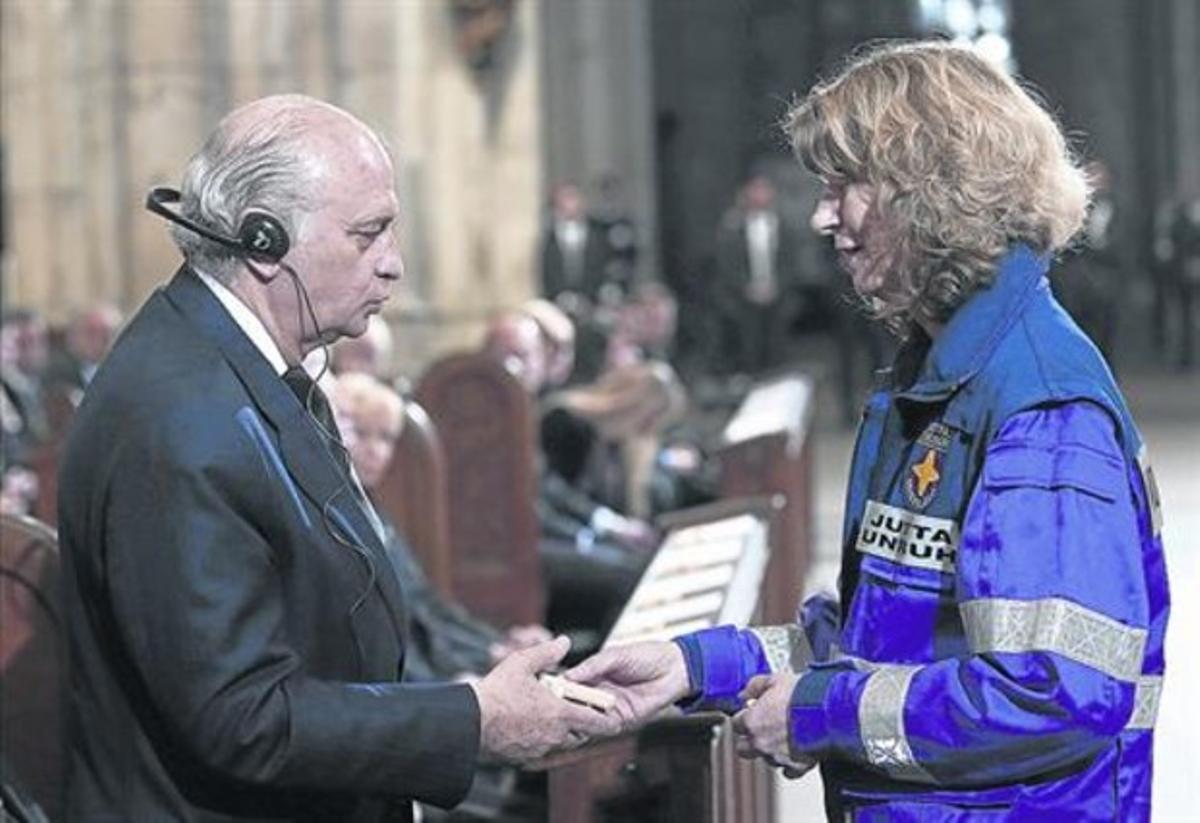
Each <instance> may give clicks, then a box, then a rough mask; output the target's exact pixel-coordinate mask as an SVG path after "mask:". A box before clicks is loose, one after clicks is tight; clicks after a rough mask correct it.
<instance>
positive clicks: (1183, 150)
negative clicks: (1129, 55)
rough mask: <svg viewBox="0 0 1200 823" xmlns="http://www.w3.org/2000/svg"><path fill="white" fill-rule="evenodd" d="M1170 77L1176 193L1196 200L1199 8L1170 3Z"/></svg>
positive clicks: (1199, 181) (1183, 0)
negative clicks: (1175, 160) (1172, 91)
mask: <svg viewBox="0 0 1200 823" xmlns="http://www.w3.org/2000/svg"><path fill="white" fill-rule="evenodd" d="M1168 31H1169V36H1170V38H1171V67H1170V71H1171V76H1172V80H1173V82H1172V86H1173V88H1174V91H1175V94H1174V95H1173V97H1172V99H1171V101H1170V103H1171V105H1172V107H1173V112H1172V114H1173V118H1172V119H1173V121H1174V123H1173V126H1174V131H1175V147H1176V157H1177V163H1178V165H1177V168H1176V183H1177V185H1178V192H1179V193H1181V194H1183V195H1184V196H1188V197H1200V148H1198V147H1200V7H1198V6H1197V4H1196V2H1195V0H1171V2H1170V25H1169V29H1168Z"/></svg>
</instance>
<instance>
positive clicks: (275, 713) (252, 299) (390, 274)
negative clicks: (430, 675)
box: [59, 96, 608, 820]
mask: <svg viewBox="0 0 1200 823" xmlns="http://www.w3.org/2000/svg"><path fill="white" fill-rule="evenodd" d="M171 194H172V195H173V193H171ZM154 197H155V201H156V205H157V207H156V208H155V209H154V210H155V211H158V212H159V213H160V214H163V215H164V216H166V217H168V218H169V219H172V220H174V221H175V222H177V223H179V224H180V225H179V226H177V227H176V229H175V237H176V241H177V242H178V244H179V245H180V248H181V249H182V251H183V254H184V257H185V258H186V263H185V265H184V266H183V267H182V268H181V270H180V271H179V272H178V273H177V274H176V275H175V277H174V278H173V279H172V280H171V282H170V283H169V284H168V285H167V286H166V287H165V288H163V289H161V290H159V291H158V292H156V293H155V294H154V295H152V296H151V297H150V299H149V300H148V301H147V303H146V304H145V306H143V307H142V309H141V310H140V311H139V312H138V314H137V316H136V317H135V318H134V319H133V320H132V321H131V322H130V324H129V326H128V328H127V329H126V331H125V332H124V334H123V335H122V336H121V338H120V340H119V341H118V343H117V345H116V346H115V348H114V349H113V351H112V353H111V355H110V356H109V357H108V359H107V360H106V361H105V363H104V364H103V365H102V366H101V368H100V370H99V372H98V373H97V374H96V376H95V378H94V379H93V381H92V383H91V385H90V386H89V389H88V393H87V397H86V399H85V401H84V403H83V406H82V407H81V409H80V411H79V414H78V417H77V421H76V426H75V429H74V432H73V435H72V438H71V442H70V445H69V447H68V453H67V455H66V459H65V463H64V466H63V471H62V485H61V494H60V502H59V511H60V518H61V520H60V523H61V541H62V545H63V549H64V557H65V563H66V572H65V575H66V589H67V591H66V602H67V603H68V607H69V609H70V611H69V615H68V620H67V623H68V629H69V635H70V643H71V653H72V655H73V658H74V663H75V665H74V670H73V674H72V679H73V680H72V688H71V707H70V708H71V711H72V721H73V722H72V728H73V730H74V733H73V736H72V740H71V752H70V757H71V773H70V786H69V793H68V794H69V797H68V802H69V809H70V819H72V820H93V819H97V820H98V819H104V820H114V819H121V820H151V819H153V820H162V819H189V820H192V819H204V820H241V819H264V818H270V819H292V820H296V819H304V820H380V819H385V818H386V819H402V820H403V819H410V818H411V804H410V803H409V802H408V801H409V800H411V799H417V800H421V801H426V802H429V803H432V804H435V805H442V806H451V805H453V804H454V803H456V802H457V801H458V800H459V799H460V798H461V797H462V796H463V794H464V792H465V791H466V789H467V786H468V785H469V783H470V780H471V776H472V773H473V771H474V769H475V763H476V762H477V760H479V759H480V758H485V759H489V760H492V761H499V762H512V763H516V762H523V761H525V760H528V759H530V758H535V757H539V756H541V755H543V754H545V753H546V752H547V751H550V750H552V749H555V748H559V747H565V746H567V745H571V744H572V743H574V742H576V741H577V740H579V739H580V737H581V735H585V734H588V733H591V732H596V731H599V730H600V729H602V728H603V727H605V726H606V725H607V722H608V721H607V720H606V719H605V717H604V715H602V714H600V713H597V712H593V711H591V710H590V709H585V708H582V707H579V706H576V705H573V704H570V703H567V702H565V701H563V700H560V699H559V698H557V697H554V696H553V695H552V694H551V693H550V691H549V690H548V689H546V688H544V687H543V686H542V685H540V684H539V683H538V682H537V681H536V679H535V678H536V676H537V674H538V673H539V672H540V671H542V670H544V669H546V668H548V667H551V666H553V665H555V664H556V663H557V662H558V661H559V660H560V659H561V658H562V656H563V655H564V654H565V653H566V651H567V644H566V643H565V642H564V641H563V639H559V640H558V641H554V642H549V643H545V644H541V645H539V646H536V647H534V648H532V649H529V650H526V651H522V652H518V653H516V654H513V655H512V656H510V657H509V658H508V659H507V660H506V661H505V662H504V663H503V664H501V665H500V666H498V667H496V669H494V670H493V671H492V672H491V673H490V674H489V675H488V676H487V677H485V678H483V679H482V680H480V681H479V682H478V683H477V684H475V685H473V686H468V685H461V684H459V685H445V686H425V687H417V686H411V685H406V684H401V683H400V682H399V680H400V678H401V675H402V673H403V669H404V651H405V635H404V629H403V627H404V625H405V618H404V593H403V591H402V590H401V587H400V585H399V584H398V582H397V580H396V576H395V574H394V573H393V571H392V569H391V567H390V565H389V563H388V560H387V557H386V554H385V551H384V546H383V544H382V542H381V539H380V534H379V531H380V529H379V521H378V518H377V517H376V515H375V513H374V511H373V509H372V508H371V506H370V503H369V502H367V500H366V497H365V495H364V494H363V493H362V490H361V487H360V486H359V483H358V481H357V478H356V477H355V476H354V474H353V472H352V471H351V470H350V467H349V463H348V460H347V458H346V452H345V447H344V445H343V444H342V442H341V440H340V437H339V435H338V431H337V425H336V422H335V421H334V420H333V418H332V415H331V414H330V413H329V407H328V402H327V400H326V399H325V397H324V395H323V393H322V392H321V390H320V388H319V387H317V386H316V384H315V383H313V382H312V381H311V380H310V379H309V378H308V376H307V375H306V374H305V373H304V371H303V370H302V369H301V368H300V367H299V364H300V362H301V360H302V359H303V358H304V356H305V355H306V354H307V353H308V352H310V351H312V350H314V349H316V348H318V347H320V346H322V345H324V344H326V343H328V342H331V341H332V340H334V339H336V338H338V337H340V336H355V335H359V334H362V333H363V332H364V331H365V329H366V327H367V322H368V319H369V317H370V316H371V315H372V314H374V313H376V312H378V311H379V309H380V308H381V307H382V305H383V303H384V301H385V300H386V299H387V298H388V292H389V291H390V288H391V286H392V284H393V282H394V281H395V280H397V279H398V278H399V277H400V276H401V274H402V263H401V259H400V254H399V250H398V247H397V240H396V237H395V234H394V225H395V223H396V221H397V209H398V206H397V200H396V194H395V191H394V184H393V170H392V164H391V161H390V159H389V158H388V155H387V152H386V151H385V150H384V148H383V144H382V142H381V141H380V140H379V138H378V137H377V136H376V135H375V134H374V133H372V132H371V131H370V130H369V129H367V128H366V127H365V126H363V125H362V124H361V123H360V122H359V121H357V120H355V119H354V118H353V117H351V116H350V115H348V114H346V113H345V112H343V111H341V110H339V109H336V108H334V107H332V106H329V105H326V104H324V103H321V102H319V101H316V100H312V99H310V98H304V97H295V96H287V97H272V98H266V99H263V100H259V101H256V102H254V103H251V104H249V105H247V106H244V107H243V108H241V109H238V110H237V111H235V112H234V113H233V114H231V115H230V116H229V117H227V118H226V119H225V120H223V121H222V122H221V124H220V125H219V126H218V127H217V129H216V131H215V132H214V133H213V135H212V136H211V137H210V138H209V140H208V142H207V143H206V144H205V146H204V147H203V148H202V149H201V151H200V152H199V153H198V154H197V155H196V157H195V158H193V160H192V162H191V164H190V165H189V167H188V169H187V172H186V174H185V179H184V184H183V191H182V196H181V198H180V203H181V209H182V216H180V215H179V214H177V213H175V212H173V211H171V210H170V208H169V207H168V206H167V205H166V203H167V202H169V201H170V200H171V199H173V196H168V194H167V193H164V192H162V191H158V192H156V193H155V195H154Z"/></svg>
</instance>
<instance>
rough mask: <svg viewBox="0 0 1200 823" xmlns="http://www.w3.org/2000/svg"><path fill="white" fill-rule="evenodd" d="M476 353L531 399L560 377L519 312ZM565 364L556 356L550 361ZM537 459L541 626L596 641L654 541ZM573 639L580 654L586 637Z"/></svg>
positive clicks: (535, 325)
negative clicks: (500, 367)
mask: <svg viewBox="0 0 1200 823" xmlns="http://www.w3.org/2000/svg"><path fill="white" fill-rule="evenodd" d="M535 311H536V310H535ZM556 339H557V341H558V342H557V345H559V346H561V347H565V346H567V345H568V344H569V335H568V336H562V335H559V336H558V337H557V338H556ZM482 351H484V352H485V353H487V354H489V355H490V356H492V357H494V358H495V359H496V360H497V361H499V362H501V363H503V364H504V366H505V367H506V368H507V369H508V370H509V371H510V372H511V373H512V374H513V375H514V376H516V377H517V379H518V380H520V381H521V384H522V385H523V386H524V387H525V389H526V390H527V391H528V392H529V394H530V395H531V397H533V398H535V399H536V398H537V397H538V396H539V395H541V394H542V393H543V391H544V390H546V389H548V388H550V387H551V385H552V384H550V383H549V382H548V380H549V378H550V376H551V375H553V376H554V377H555V379H561V377H562V375H563V373H564V371H565V370H564V369H563V368H562V367H561V366H557V367H556V366H554V365H552V364H551V363H550V362H549V358H548V356H547V341H546V337H545V335H544V333H543V330H542V325H541V324H540V323H539V322H538V321H537V319H535V318H534V317H533V316H532V315H531V314H529V313H527V312H526V311H524V310H521V309H517V310H510V311H505V312H502V313H500V314H498V315H496V316H495V317H494V318H493V319H492V321H491V322H490V323H489V325H488V328H487V331H486V333H485V335H484V342H483V346H482ZM567 359H568V355H567V353H566V352H565V351H559V352H558V354H557V356H556V363H557V364H561V363H564V362H566V360H567ZM539 460H540V462H541V466H540V471H539V481H538V498H537V501H536V502H537V512H538V520H539V523H540V526H541V532H542V541H541V554H542V568H543V571H544V573H545V576H546V587H547V602H548V604H549V605H548V609H547V620H546V623H547V625H548V626H550V627H551V628H552V629H554V630H556V631H568V632H580V631H582V632H586V633H588V634H589V635H592V634H594V635H595V637H594V638H593V639H595V640H598V639H599V636H600V634H601V633H602V632H603V631H604V630H605V629H606V628H607V626H608V625H609V624H610V623H611V621H612V620H613V619H615V618H616V615H617V612H618V610H619V609H620V607H621V606H622V605H623V604H624V602H625V600H626V598H627V597H628V595H629V593H630V592H631V591H632V589H633V586H634V585H636V583H637V580H638V577H639V576H640V575H641V572H642V568H643V567H644V566H645V563H646V557H647V552H648V551H650V550H651V549H653V548H654V547H655V546H656V545H657V535H656V534H655V532H654V529H653V528H651V526H650V525H649V524H648V523H646V522H645V521H643V520H638V519H635V518H630V517H626V516H625V515H623V514H621V513H619V512H617V511H615V510H613V509H612V508H610V507H608V506H604V505H601V504H600V503H599V502H597V501H596V500H593V499H591V498H589V497H588V496H587V495H585V494H583V493H582V492H580V491H579V490H577V489H574V488H572V487H571V484H570V483H568V482H567V481H566V480H564V479H563V478H562V477H561V476H560V475H559V474H558V473H557V472H554V471H552V470H551V469H550V464H551V462H552V461H550V460H548V459H547V458H546V456H545V455H541V456H540V458H539ZM577 638H578V639H577V641H576V643H575V648H576V650H577V651H578V650H579V649H580V644H581V643H582V644H585V645H586V643H587V641H588V639H589V638H588V637H583V636H582V635H577Z"/></svg>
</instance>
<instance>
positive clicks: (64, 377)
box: [45, 304, 123, 405]
mask: <svg viewBox="0 0 1200 823" xmlns="http://www.w3.org/2000/svg"><path fill="white" fill-rule="evenodd" d="M122 322H123V318H122V316H121V312H120V310H119V309H117V307H116V306H111V305H107V304H106V305H100V306H94V307H92V308H90V309H85V310H84V311H81V312H78V313H77V314H76V315H75V316H74V317H72V318H71V323H70V325H69V326H67V337H66V347H65V348H64V349H63V350H62V351H60V352H58V353H57V354H56V355H55V356H54V357H52V358H51V361H50V365H49V366H48V367H47V369H46V378H45V383H46V386H47V387H49V386H60V387H63V388H66V389H70V390H73V393H74V397H73V399H74V402H75V404H76V405H78V404H79V400H80V399H81V398H82V397H83V391H84V389H86V388H87V385H88V383H90V382H91V381H92V376H93V375H95V373H96V369H98V368H99V367H100V361H101V360H103V359H104V357H105V355H107V354H108V350H109V349H110V348H112V344H113V343H114V342H115V341H116V339H117V332H118V331H119V330H120V328H121V323H122Z"/></svg>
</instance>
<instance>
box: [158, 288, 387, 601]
mask: <svg viewBox="0 0 1200 823" xmlns="http://www.w3.org/2000/svg"><path fill="white" fill-rule="evenodd" d="M165 294H166V297H167V299H168V300H170V301H171V303H172V304H174V305H175V306H176V308H178V309H179V311H181V312H182V313H183V314H184V315H185V316H186V317H187V318H188V319H189V320H191V321H192V323H193V324H194V325H195V327H196V329H197V331H198V332H199V333H200V334H201V335H203V336H204V337H205V338H206V339H208V340H210V341H211V342H212V343H214V344H215V345H216V346H217V347H218V348H219V349H220V351H221V353H222V355H223V356H224V357H225V360H226V361H227V362H228V363H229V365H230V366H231V367H232V368H233V370H234V372H235V373H236V374H237V375H238V378H239V379H240V380H241V382H242V385H244V386H245V388H246V391H247V392H249V394H250V396H251V397H252V398H253V399H254V402H255V404H256V405H257V406H258V408H259V411H260V412H261V413H262V415H263V416H264V417H265V418H266V419H267V420H269V421H270V422H271V424H272V426H274V428H275V430H276V431H277V432H278V433H279V449H280V452H281V454H282V457H283V462H284V464H285V465H286V466H287V468H288V472H289V473H290V474H291V475H292V477H293V479H294V480H295V481H296V484H297V485H298V486H300V488H301V489H303V490H304V493H305V495H306V496H307V497H308V498H309V500H311V501H312V504H313V506H314V507H315V508H316V509H317V511H318V513H319V517H318V520H321V521H323V522H324V523H325V526H326V528H329V529H337V530H338V532H339V533H340V538H341V539H342V540H345V541H347V542H350V543H352V544H354V545H355V546H359V547H361V548H362V549H363V550H364V551H366V552H367V553H368V554H369V556H370V557H371V561H372V563H373V564H374V566H375V568H376V573H375V584H376V587H377V588H378V589H379V592H380V595H381V596H382V597H383V598H384V600H385V601H386V602H387V603H388V605H389V607H390V608H391V609H392V611H393V612H394V613H395V614H402V613H403V609H402V595H401V592H400V587H399V583H398V582H397V581H396V579H395V575H394V574H390V573H383V572H387V571H389V570H390V569H391V565H390V561H389V560H388V557H387V553H386V551H385V549H384V546H383V543H382V542H381V541H380V536H379V535H378V533H377V532H376V530H375V528H374V526H373V525H372V523H371V519H370V517H369V516H368V515H367V512H366V510H365V509H364V508H363V506H362V504H360V503H359V501H358V499H357V496H356V495H355V493H354V491H353V489H352V486H351V485H350V482H351V481H350V480H349V479H348V478H345V477H344V476H343V474H342V471H341V469H340V468H339V467H338V465H337V463H336V461H335V460H334V458H333V455H332V454H330V453H329V446H327V445H326V443H325V442H324V440H323V439H322V437H321V435H320V434H319V433H318V431H317V426H316V423H315V422H314V421H313V419H312V416H311V415H310V414H309V413H308V412H307V411H306V410H305V409H304V408H303V407H302V406H301V405H300V401H299V400H297V399H296V396H295V395H294V394H293V393H292V390H291V389H290V388H288V386H287V384H286V383H284V382H283V379H282V378H281V377H279V375H277V374H276V373H275V370H274V369H272V368H271V364H270V363H268V362H267V360H266V358H265V357H263V356H262V353H261V352H260V351H259V350H258V349H257V348H256V347H255V346H254V344H253V343H252V342H251V341H250V339H249V338H248V337H247V336H246V335H245V333H244V332H242V330H241V328H239V327H238V325H237V323H235V322H234V320H233V318H232V317H230V316H229V313H228V312H227V311H226V310H225V308H224V307H223V306H222V305H221V304H220V302H219V301H218V300H217V298H216V296H215V295H214V294H213V293H212V292H211V291H210V290H209V289H208V288H207V287H206V286H205V285H204V284H203V283H202V282H201V281H200V279H199V278H198V277H196V275H195V274H193V273H192V272H191V271H190V270H189V269H188V268H187V267H184V268H182V269H180V270H179V272H178V273H176V275H175V277H174V278H173V279H172V280H171V283H170V284H169V285H168V286H167V288H166V291H165ZM327 509H328V510H327ZM331 537H333V535H331ZM335 539H337V538H335Z"/></svg>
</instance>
